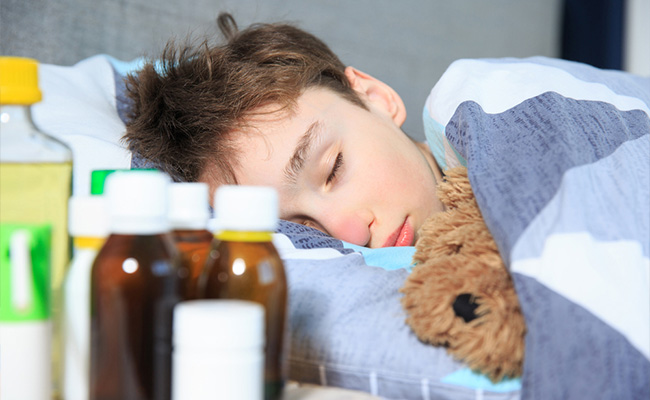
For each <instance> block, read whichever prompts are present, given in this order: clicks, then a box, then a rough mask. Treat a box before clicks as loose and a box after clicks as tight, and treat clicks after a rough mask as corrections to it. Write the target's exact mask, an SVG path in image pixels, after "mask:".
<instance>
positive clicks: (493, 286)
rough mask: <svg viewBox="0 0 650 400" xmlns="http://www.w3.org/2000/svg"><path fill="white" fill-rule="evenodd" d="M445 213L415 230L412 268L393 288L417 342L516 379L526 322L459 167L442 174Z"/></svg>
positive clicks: (497, 377)
mask: <svg viewBox="0 0 650 400" xmlns="http://www.w3.org/2000/svg"><path fill="white" fill-rule="evenodd" d="M438 196H439V198H440V200H441V201H442V203H443V204H444V205H445V207H446V209H445V211H443V212H440V213H437V214H434V215H433V216H432V217H429V219H428V220H427V221H426V222H425V224H424V225H423V226H422V228H420V231H419V239H418V241H417V243H416V251H415V255H414V257H413V260H414V262H415V267H414V268H413V272H412V273H411V274H410V275H409V276H408V278H407V280H406V281H405V283H404V285H403V286H402V288H401V289H400V291H401V292H402V293H403V297H402V300H401V301H402V306H403V308H404V310H405V312H406V314H407V320H406V322H407V324H408V325H409V326H410V327H411V329H412V330H413V331H414V332H415V334H416V335H417V337H418V338H419V339H420V340H422V341H424V342H427V343H431V344H433V345H436V346H444V347H445V348H446V350H447V352H448V353H449V354H451V355H452V356H453V357H454V358H456V359H458V360H460V361H462V362H465V363H466V364H467V365H468V366H469V367H470V368H471V369H473V370H475V371H477V372H480V373H482V374H484V375H486V376H487V377H488V378H490V379H491V380H492V381H494V382H498V381H500V380H502V379H503V378H513V377H517V376H520V375H521V373H522V365H523V358H524V338H525V334H526V324H525V321H524V317H523V315H522V313H521V308H520V306H519V301H518V299H517V294H516V292H515V289H514V286H513V283H512V279H511V277H510V274H509V273H508V271H507V269H506V267H505V265H504V263H503V260H502V259H501V256H500V255H499V251H498V248H497V245H496V243H495V242H494V239H493V238H492V235H491V234H490V232H489V230H488V228H487V226H486V225H485V222H484V221H483V218H482V216H481V212H480V210H479V208H478V204H477V203H476V200H475V199H474V194H473V192H472V187H471V186H470V182H469V179H468V177H467V169H466V168H465V167H457V168H453V169H450V170H447V171H445V179H444V181H442V182H441V183H440V185H439V188H438Z"/></svg>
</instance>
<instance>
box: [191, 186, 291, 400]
mask: <svg viewBox="0 0 650 400" xmlns="http://www.w3.org/2000/svg"><path fill="white" fill-rule="evenodd" d="M214 207H215V218H216V225H217V228H216V229H217V232H216V233H215V238H216V239H217V240H215V242H214V245H213V251H212V252H211V254H210V256H209V258H208V262H207V263H206V268H205V281H204V285H205V286H204V288H205V297H206V298H213V299H241V300H250V301H254V302H257V303H260V304H262V305H263V306H264V310H265V342H266V347H265V353H264V354H265V368H264V398H265V399H266V400H270V399H278V398H280V396H281V394H282V389H283V387H284V381H285V373H284V369H283V357H282V356H283V346H284V340H285V339H284V333H285V327H286V319H287V281H286V276H285V271H284V265H283V263H282V260H281V259H280V256H279V254H278V251H277V249H276V248H275V246H274V245H273V242H272V232H273V231H275V229H276V226H277V222H278V196H277V193H276V192H275V190H274V189H272V188H270V187H262V186H235V185H224V186H221V187H219V188H218V189H217V191H216V194H215V200H214ZM202 283H203V282H202Z"/></svg>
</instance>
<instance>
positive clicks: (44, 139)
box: [0, 106, 72, 163]
mask: <svg viewBox="0 0 650 400" xmlns="http://www.w3.org/2000/svg"><path fill="white" fill-rule="evenodd" d="M0 124H1V126H0V160H2V162H3V163H4V162H16V163H25V162H37V163H47V162H52V163H65V162H71V161H72V150H71V149H70V148H69V147H68V145H66V144H65V143H64V142H62V141H60V140H59V139H57V138H55V137H52V136H50V135H47V134H46V133H44V132H42V131H40V130H39V129H38V128H37V127H36V126H35V125H34V123H33V122H32V120H31V118H30V113H29V110H28V109H20V108H17V107H7V106H3V107H2V110H1V111H0Z"/></svg>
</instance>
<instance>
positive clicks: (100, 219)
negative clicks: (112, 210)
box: [68, 195, 109, 238]
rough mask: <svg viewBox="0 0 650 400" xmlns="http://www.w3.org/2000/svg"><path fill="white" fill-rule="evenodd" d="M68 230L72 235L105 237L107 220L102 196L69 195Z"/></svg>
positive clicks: (104, 200)
mask: <svg viewBox="0 0 650 400" xmlns="http://www.w3.org/2000/svg"><path fill="white" fill-rule="evenodd" d="M68 231H69V232H70V236H72V237H91V238H105V237H107V236H108V234H109V222H108V209H107V205H106V199H105V198H104V196H90V195H89V196H73V197H70V200H69V201H68Z"/></svg>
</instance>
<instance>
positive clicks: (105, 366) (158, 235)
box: [90, 171, 188, 400]
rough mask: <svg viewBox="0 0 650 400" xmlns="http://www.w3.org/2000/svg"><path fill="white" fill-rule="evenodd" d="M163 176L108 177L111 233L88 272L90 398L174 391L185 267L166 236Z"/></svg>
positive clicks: (159, 395)
mask: <svg viewBox="0 0 650 400" xmlns="http://www.w3.org/2000/svg"><path fill="white" fill-rule="evenodd" d="M169 183H170V179H169V177H168V176H167V175H165V174H163V173H160V172H156V171H128V172H122V171H118V172H115V173H113V174H111V175H110V176H109V177H108V178H107V180H106V191H105V194H104V195H105V196H106V197H107V204H108V215H109V218H110V224H109V231H110V235H109V236H108V238H107V239H106V243H104V245H103V246H102V248H101V250H100V251H99V254H98V255H97V258H96V259H95V262H94V264H93V268H92V275H91V323H90V326H91V353H90V399H93V400H99V399H135V400H139V399H155V400H163V399H164V400H168V399H170V397H171V378H172V375H171V340H172V319H173V318H172V316H173V307H174V305H175V304H176V303H178V302H179V301H182V300H183V293H182V291H183V287H184V280H185V278H187V274H188V272H187V270H185V269H183V267H181V265H180V259H179V257H178V254H177V251H176V248H175V246H174V243H173V241H172V238H171V235H170V233H169V232H170V228H169V222H168V218H167V212H168V186H169Z"/></svg>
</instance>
